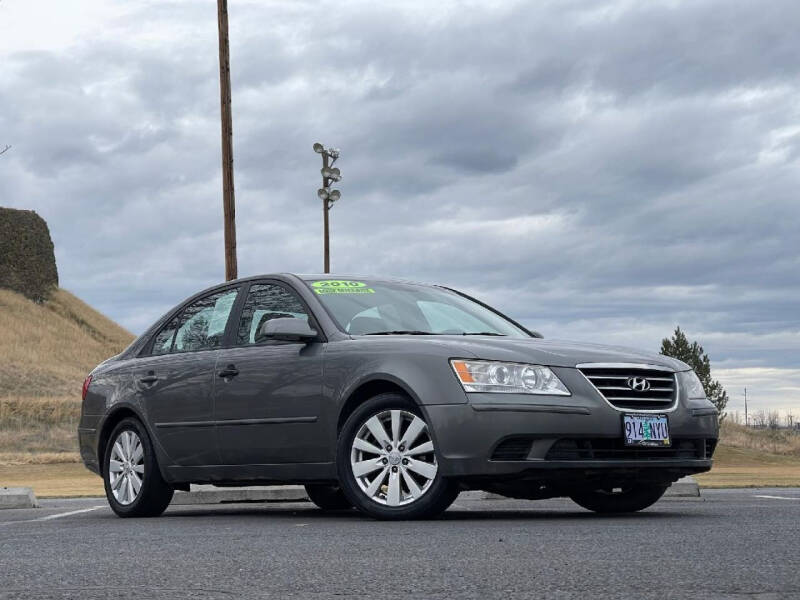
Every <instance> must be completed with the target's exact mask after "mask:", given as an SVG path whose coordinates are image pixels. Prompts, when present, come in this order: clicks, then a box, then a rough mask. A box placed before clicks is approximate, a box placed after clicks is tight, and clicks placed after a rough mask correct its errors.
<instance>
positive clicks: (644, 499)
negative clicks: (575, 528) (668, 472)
mask: <svg viewBox="0 0 800 600" xmlns="http://www.w3.org/2000/svg"><path fill="white" fill-rule="evenodd" d="M666 491H667V486H666V485H664V484H653V483H636V484H632V485H629V486H627V487H622V488H608V489H597V490H586V491H581V492H576V493H574V494H572V495H570V498H572V500H573V502H575V503H577V504H579V505H581V506H582V507H583V508H587V509H589V510H592V511H594V512H596V513H631V512H637V511H640V510H643V509H645V508H647V507H648V506H651V505H653V504H655V503H656V502H658V500H659V498H661V496H663V495H664V492H666Z"/></svg>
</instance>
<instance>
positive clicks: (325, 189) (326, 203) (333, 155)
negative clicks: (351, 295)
mask: <svg viewBox="0 0 800 600" xmlns="http://www.w3.org/2000/svg"><path fill="white" fill-rule="evenodd" d="M313 149H314V152H316V153H317V154H321V155H322V169H320V173H321V174H322V187H321V188H320V189H318V190H317V196H318V197H319V199H320V200H322V218H323V229H324V269H325V273H330V271H331V254H330V228H329V223H328V212H329V211H330V209H331V206H333V203H334V202H336V201H337V200H339V199H340V198H341V197H342V193H341V192H340V191H339V190H332V189H331V183H335V182H337V181H341V180H342V172H341V171H340V170H339V169H337V168H335V167H334V166H333V163H335V162H336V160H337V159H338V158H339V149H338V148H325V146H323V145H322V144H320V143H319V142H317V143H316V144H314V146H313Z"/></svg>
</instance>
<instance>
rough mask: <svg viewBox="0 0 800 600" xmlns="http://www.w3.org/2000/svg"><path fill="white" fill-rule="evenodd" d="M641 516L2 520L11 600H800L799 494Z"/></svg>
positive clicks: (736, 498) (95, 510)
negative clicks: (347, 599) (350, 599)
mask: <svg viewBox="0 0 800 600" xmlns="http://www.w3.org/2000/svg"><path fill="white" fill-rule="evenodd" d="M703 494H704V495H703V497H702V498H699V499H664V500H662V501H661V502H659V503H658V504H656V505H655V506H653V507H652V508H650V509H648V510H646V511H643V512H641V513H638V514H635V515H627V516H612V517H609V516H598V515H595V514H593V513H590V512H587V511H585V510H583V509H581V508H579V507H578V506H576V505H574V504H572V503H571V502H570V501H568V500H547V501H536V502H527V501H516V500H468V499H464V498H460V499H459V500H458V501H457V502H456V504H455V505H454V506H453V507H452V508H451V509H450V510H448V511H447V513H445V515H444V516H443V517H442V518H441V519H438V520H434V521H418V522H403V523H386V522H377V521H372V520H370V519H367V518H364V517H362V516H360V515H359V514H357V513H355V512H352V511H348V512H342V513H335V514H326V513H323V512H321V511H319V510H316V509H314V508H312V505H310V504H307V503H302V504H300V503H297V504H237V505H219V506H175V507H170V509H168V511H167V512H166V513H165V514H164V515H163V516H162V517H160V518H156V519H140V520H132V519H119V518H117V517H116V516H114V515H113V514H112V513H111V511H110V510H109V508H108V507H107V505H106V504H105V500H104V499H102V498H94V499H81V500H42V501H41V502H42V508H40V509H30V510H27V509H26V510H5V511H0V598H14V599H23V598H80V599H90V598H103V599H105V598H115V599H119V598H142V599H145V598H147V599H150V598H157V599H161V598H170V599H174V598H303V599H305V598H309V599H316V598H341V597H357V598H381V599H385V600H394V599H401V598H436V599H439V598H480V599H484V598H503V599H507V598H592V599H594V598H658V599H664V598H753V599H777V598H800V489H747V490H719V491H714V490H710V491H704V492H703Z"/></svg>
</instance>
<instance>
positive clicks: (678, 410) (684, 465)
mask: <svg viewBox="0 0 800 600" xmlns="http://www.w3.org/2000/svg"><path fill="white" fill-rule="evenodd" d="M557 375H558V376H559V378H561V379H562V381H564V382H565V383H566V384H567V387H568V388H569V389H570V391H571V392H572V396H569V397H553V396H531V395H517V394H467V397H468V403H467V404H459V405H452V404H450V405H427V406H425V407H424V410H425V411H426V413H427V416H428V419H429V423H430V424H431V426H432V429H433V437H434V441H435V443H436V447H437V448H438V450H439V455H440V457H441V465H440V468H441V469H442V473H443V474H444V475H445V476H447V477H456V478H462V479H463V478H470V477H490V478H498V477H499V478H503V477H509V478H514V477H525V478H536V479H540V480H550V479H560V480H563V479H576V480H579V479H581V478H583V479H586V478H592V477H602V476H603V475H604V474H608V475H611V474H614V473H616V474H618V475H620V476H621V477H623V476H629V477H630V476H633V477H637V478H647V477H652V478H657V479H670V480H674V479H678V478H679V477H681V476H683V475H688V474H692V473H700V472H703V471H708V470H709V469H710V468H711V465H712V460H711V454H712V453H713V450H714V446H715V445H716V440H717V438H718V437H719V427H718V423H717V416H716V411H714V410H713V409H710V408H709V406H710V405H709V403H708V402H706V401H703V402H702V403H694V404H693V403H690V402H688V401H686V400H685V399H683V398H682V397H681V396H680V392H679V397H678V399H677V403H676V405H675V407H674V408H671V409H670V410H669V411H665V412H667V414H668V418H669V426H670V437H671V439H672V446H671V448H670V449H667V450H664V449H658V450H657V451H652V450H650V449H646V450H639V451H637V450H631V449H627V448H624V447H623V446H622V438H623V432H622V416H621V415H622V414H623V413H631V412H636V411H634V410H624V411H623V410H619V409H616V408H614V407H612V406H611V405H610V404H609V403H608V402H606V400H605V399H604V398H603V397H602V396H600V394H599V393H598V392H597V390H595V389H594V388H593V387H592V386H591V384H590V383H589V382H588V381H587V380H586V379H585V378H583V376H582V375H581V374H580V373H579V372H578V371H577V370H574V369H559V370H558V372H557Z"/></svg>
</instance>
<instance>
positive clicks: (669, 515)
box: [161, 503, 707, 523]
mask: <svg viewBox="0 0 800 600" xmlns="http://www.w3.org/2000/svg"><path fill="white" fill-rule="evenodd" d="M234 516H239V517H269V518H273V519H292V520H297V519H303V520H305V521H323V520H325V521H331V520H334V521H338V520H342V521H345V520H350V521H356V520H357V521H373V522H374V521H375V520H374V519H372V518H370V517H368V516H366V515H363V514H361V513H359V512H358V511H356V510H339V511H323V510H320V509H318V508H316V507H312V506H308V507H297V506H292V507H289V506H286V505H283V506H281V505H269V504H267V505H265V504H263V503H253V504H229V505H226V504H219V505H214V506H209V507H205V506H204V507H196V506H177V507H171V508H170V509H169V510H167V512H165V513H164V514H163V515H162V516H161V518H162V519H163V518H166V519H177V518H180V519H186V518H188V519H193V518H200V517H234ZM705 516H707V515H705ZM694 517H703V515H697V514H694V513H690V512H685V511H679V510H674V511H663V510H657V509H656V510H653V509H651V510H646V511H642V512H637V513H620V514H598V513H593V512H589V511H584V510H581V509H576V510H567V511H565V510H553V509H550V508H537V507H531V508H500V507H495V508H488V507H487V508H480V509H473V508H460V507H452V508H450V509H449V510H448V511H447V512H445V513H444V514H443V515H441V516H439V517H436V518H434V519H426V520H424V522H429V523H444V522H448V521H522V520H524V521H554V520H563V521H596V520H608V519H615V520H619V519H625V520H665V519H681V520H686V519H691V518H694ZM417 522H423V521H417Z"/></svg>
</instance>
